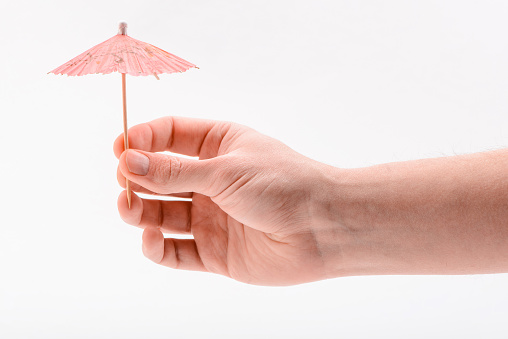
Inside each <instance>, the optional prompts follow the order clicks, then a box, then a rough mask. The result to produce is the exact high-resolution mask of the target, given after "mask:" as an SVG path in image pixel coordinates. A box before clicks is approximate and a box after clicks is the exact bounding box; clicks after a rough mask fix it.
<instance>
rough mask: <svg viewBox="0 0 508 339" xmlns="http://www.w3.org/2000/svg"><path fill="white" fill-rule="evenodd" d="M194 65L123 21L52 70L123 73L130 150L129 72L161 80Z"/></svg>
mask: <svg viewBox="0 0 508 339" xmlns="http://www.w3.org/2000/svg"><path fill="white" fill-rule="evenodd" d="M193 67H195V68H198V67H197V66H196V65H194V64H191V63H190V62H188V61H185V60H184V59H182V58H179V57H177V56H176V55H173V54H171V53H168V52H166V51H164V50H162V49H160V48H157V47H155V46H153V45H150V44H148V43H146V42H142V41H139V40H136V39H133V38H131V37H130V36H128V35H127V24H126V23H124V22H121V23H120V24H119V28H118V34H117V35H115V36H114V37H112V38H111V39H108V40H106V41H104V42H102V43H100V44H98V45H97V46H94V47H92V48H90V49H89V50H87V51H85V52H83V53H82V54H80V55H78V56H77V57H75V58H74V59H72V60H70V61H68V62H66V63H65V64H63V65H62V66H60V67H58V68H56V69H54V70H52V71H51V72H49V73H54V74H67V75H86V74H99V73H100V74H109V73H112V72H118V73H121V74H122V97H123V129H124V144H125V149H128V148H129V140H128V137H127V98H126V86H125V75H126V74H130V75H134V76H138V75H153V76H155V77H156V78H157V80H159V77H158V76H157V74H161V73H176V72H180V73H182V72H185V71H186V70H188V69H189V68H193ZM126 189H127V200H128V202H129V208H130V206H131V189H130V182H129V180H127V181H126Z"/></svg>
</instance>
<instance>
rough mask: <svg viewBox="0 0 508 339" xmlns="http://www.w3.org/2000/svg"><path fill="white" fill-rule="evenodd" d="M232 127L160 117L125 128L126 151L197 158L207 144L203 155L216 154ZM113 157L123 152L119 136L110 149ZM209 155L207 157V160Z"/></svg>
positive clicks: (204, 121) (208, 122) (222, 123)
mask: <svg viewBox="0 0 508 339" xmlns="http://www.w3.org/2000/svg"><path fill="white" fill-rule="evenodd" d="M231 127H232V124H231V123H228V122H218V121H212V120H202V119H191V118H183V117H164V118H160V119H156V120H153V121H151V122H148V123H144V124H140V125H136V126H134V127H132V128H130V129H129V132H128V137H129V148H134V149H139V150H143V151H147V152H163V151H171V152H174V153H179V154H185V155H189V156H199V155H200V153H201V148H202V146H203V144H204V143H205V140H206V142H207V145H208V147H207V152H208V153H210V152H211V153H213V151H215V153H216V152H217V150H218V148H219V146H220V143H221V140H222V138H223V137H224V136H225V135H226V133H227V132H228V131H229V130H230V128H231ZM113 149H114V152H115V155H116V157H117V158H119V157H120V155H121V154H122V152H123V151H124V141H123V134H122V135H120V136H118V138H117V139H116V140H115V143H114V146H113ZM211 156H212V154H209V156H208V157H211Z"/></svg>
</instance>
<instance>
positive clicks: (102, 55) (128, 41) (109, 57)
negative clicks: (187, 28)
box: [50, 23, 198, 79]
mask: <svg viewBox="0 0 508 339" xmlns="http://www.w3.org/2000/svg"><path fill="white" fill-rule="evenodd" d="M126 27H127V25H126V24H125V23H121V24H120V28H119V32H118V34H117V35H115V36H114V37H112V38H110V39H108V40H106V41H104V42H102V43H100V44H98V45H97V46H94V47H92V48H90V49H89V50H87V51H85V52H83V53H82V54H80V55H78V56H77V57H75V58H74V59H72V60H69V61H68V62H66V63H65V64H63V65H62V66H60V67H57V68H55V69H54V70H52V71H51V72H50V73H54V74H67V75H86V74H97V73H100V74H109V73H112V72H118V73H123V74H129V75H134V76H138V75H154V76H155V77H156V78H157V79H159V78H158V76H157V74H161V73H177V72H180V73H181V72H185V71H186V70H188V69H190V68H198V67H197V66H196V65H194V64H192V63H190V62H188V61H186V60H184V59H182V58H180V57H177V56H176V55H173V54H171V53H169V52H166V51H164V50H162V49H160V48H158V47H155V46H153V45H151V44H149V43H146V42H143V41H139V40H136V39H134V38H131V37H130V36H128V35H127V34H126Z"/></svg>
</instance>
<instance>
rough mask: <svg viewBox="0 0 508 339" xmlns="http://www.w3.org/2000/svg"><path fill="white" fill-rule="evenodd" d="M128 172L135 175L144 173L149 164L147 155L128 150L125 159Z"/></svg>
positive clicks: (146, 171)
mask: <svg viewBox="0 0 508 339" xmlns="http://www.w3.org/2000/svg"><path fill="white" fill-rule="evenodd" d="M125 162H126V163H127V168H128V169H129V172H131V173H134V174H137V175H146V174H147V173H148V166H149V164H150V162H149V160H148V157H147V156H146V155H144V154H142V153H139V152H136V151H128V152H127V157H126V159H125Z"/></svg>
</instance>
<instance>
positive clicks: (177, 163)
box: [153, 156, 183, 186]
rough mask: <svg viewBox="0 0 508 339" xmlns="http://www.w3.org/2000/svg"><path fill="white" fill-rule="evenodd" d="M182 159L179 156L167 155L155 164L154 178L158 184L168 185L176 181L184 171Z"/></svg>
mask: <svg viewBox="0 0 508 339" xmlns="http://www.w3.org/2000/svg"><path fill="white" fill-rule="evenodd" d="M182 167H183V166H182V161H181V159H179V158H176V157H171V156H166V157H164V158H163V159H161V161H157V163H156V165H155V166H154V173H153V178H154V182H155V183H156V184H158V185H163V186H168V185H170V184H171V183H174V182H175V181H176V180H177V178H178V177H179V176H180V173H181V172H182Z"/></svg>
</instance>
